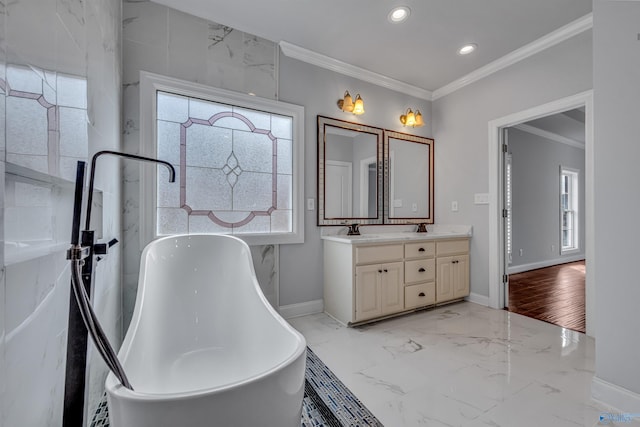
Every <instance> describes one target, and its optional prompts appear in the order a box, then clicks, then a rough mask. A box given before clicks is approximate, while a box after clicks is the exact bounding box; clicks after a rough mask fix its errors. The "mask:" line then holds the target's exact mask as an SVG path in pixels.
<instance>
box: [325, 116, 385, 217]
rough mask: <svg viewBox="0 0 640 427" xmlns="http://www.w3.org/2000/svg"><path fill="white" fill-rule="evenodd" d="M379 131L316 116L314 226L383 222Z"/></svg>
mask: <svg viewBox="0 0 640 427" xmlns="http://www.w3.org/2000/svg"><path fill="white" fill-rule="evenodd" d="M383 134H384V131H383V130H382V129H380V128H376V127H372V126H366V125H362V124H358V123H351V122H346V121H343V120H337V119H332V118H329V117H324V116H318V225H341V224H345V223H358V224H382V223H383V215H382V199H383V197H382V182H383V179H382V164H383V162H382V155H383V153H382V151H383Z"/></svg>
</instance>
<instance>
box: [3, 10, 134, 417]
mask: <svg viewBox="0 0 640 427" xmlns="http://www.w3.org/2000/svg"><path fill="white" fill-rule="evenodd" d="M120 24H121V2H120V1H119V0H18V1H12V2H2V3H0V43H1V44H0V79H1V80H0V89H1V91H0V92H1V93H2V94H3V95H4V96H1V97H0V128H1V129H0V137H1V138H2V139H1V141H0V150H1V152H0V169H1V170H0V177H1V179H2V185H1V186H0V188H2V191H0V207H2V209H1V210H0V212H1V214H0V215H1V216H2V221H1V222H0V224H1V225H0V237H1V238H2V244H0V257H1V258H2V266H3V268H2V275H1V277H2V281H1V282H0V307H1V310H2V315H1V316H0V425H6V426H59V425H61V423H62V411H63V397H64V374H65V363H66V345H67V318H68V308H69V296H70V295H69V290H70V286H69V283H70V274H69V267H68V263H67V261H66V260H65V250H66V247H67V246H68V243H69V237H70V229H71V216H70V212H71V208H72V192H73V182H72V181H73V179H74V177H75V166H76V162H77V160H79V159H81V160H86V159H87V157H88V156H90V155H92V154H93V153H94V152H96V151H99V150H103V149H111V150H119V149H120V147H121V143H120V139H121V138H120V129H121V126H120V124H121V90H120V87H121V77H122V76H121V74H122V73H121V60H120V56H121V40H120V37H121V29H120V28H121V27H120ZM5 136H6V140H5ZM5 172H6V173H5ZM121 175H122V173H121V168H120V163H119V161H117V160H114V159H101V160H100V161H99V162H98V168H97V174H96V188H97V189H99V190H100V191H101V196H100V197H98V201H99V204H98V206H97V207H94V211H96V212H97V213H98V214H99V215H97V218H99V219H101V221H99V222H100V223H99V224H98V227H97V228H96V229H97V230H99V231H100V234H101V236H99V237H101V238H104V239H105V240H107V241H108V240H110V239H111V238H117V239H118V240H122V238H121V228H122V226H121V216H120V213H121ZM93 300H94V308H95V310H96V313H97V314H98V317H99V318H100V320H101V322H102V323H103V326H104V329H105V331H106V332H107V334H108V335H109V337H110V338H111V339H112V340H113V341H114V342H115V343H116V344H119V343H120V341H121V339H122V334H121V330H122V308H121V307H122V292H121V249H120V245H116V246H115V247H113V248H112V251H111V252H110V254H109V255H108V256H107V257H105V258H104V260H103V261H101V262H100V263H99V264H98V267H97V272H96V281H95V288H94V290H93ZM88 363H89V366H88V378H87V387H88V393H87V397H88V401H87V403H86V410H87V412H89V413H90V412H92V410H93V408H94V407H95V405H96V404H97V403H98V401H99V399H100V398H101V396H102V393H103V388H104V387H103V384H104V378H105V376H106V374H107V370H106V366H105V365H104V363H103V362H102V360H101V359H100V358H99V357H98V356H97V354H96V352H95V351H93V349H92V348H91V345H90V350H89V356H88ZM8 390H10V391H11V392H10V393H9V392H7V391H8Z"/></svg>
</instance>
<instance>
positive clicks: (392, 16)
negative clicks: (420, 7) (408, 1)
mask: <svg viewBox="0 0 640 427" xmlns="http://www.w3.org/2000/svg"><path fill="white" fill-rule="evenodd" d="M410 14H411V9H409V8H408V7H407V6H398V7H396V8H393V9H392V10H391V12H389V15H387V19H388V20H389V22H391V23H392V24H398V23H400V22H402V21H406V20H407V18H408V17H409V15H410Z"/></svg>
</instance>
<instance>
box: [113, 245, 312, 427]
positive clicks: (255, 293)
mask: <svg viewBox="0 0 640 427" xmlns="http://www.w3.org/2000/svg"><path fill="white" fill-rule="evenodd" d="M119 359H120V360H121V362H122V365H123V367H124V370H125V372H126V374H127V377H128V378H129V381H130V382H131V385H132V386H133V389H134V391H131V390H129V389H127V388H125V387H123V386H122V385H121V384H120V383H119V382H118V380H117V379H116V378H115V376H114V375H113V374H112V373H110V374H109V375H108V377H107V380H106V389H107V399H108V404H109V419H110V424H111V426H113V427H147V426H148V427H162V426H167V427H169V426H170V427H189V426H194V427H195V426H198V427H202V426H224V427H230V426H238V427H245V426H246V427H249V426H260V427H269V426H273V427H287V426H291V427H293V426H296V427H297V426H300V416H301V407H302V398H303V392H304V374H305V361H306V342H305V340H304V338H303V337H302V335H300V334H299V333H298V332H297V331H296V330H294V329H293V328H292V327H291V326H289V324H288V323H287V322H285V321H284V320H283V319H282V318H281V317H280V316H279V315H278V314H277V313H276V312H275V311H274V310H273V309H272V308H271V306H270V304H269V303H268V302H267V300H266V299H265V297H264V295H263V294H262V292H261V290H260V287H259V285H258V282H257V280H256V276H255V272H254V269H253V263H252V261H251V254H250V252H249V247H248V246H247V245H246V244H245V243H244V242H243V241H242V240H240V239H237V238H235V237H231V236H222V235H190V236H188V235H181V236H170V237H165V238H161V239H158V240H155V241H153V242H151V243H150V244H149V245H148V246H147V247H146V248H145V249H144V251H143V253H142V259H141V265H140V280H139V284H138V294H137V297H136V304H135V309H134V313H133V318H132V320H131V325H130V326H129V330H128V332H127V334H126V336H125V339H124V342H123V344H122V347H121V349H120V352H119Z"/></svg>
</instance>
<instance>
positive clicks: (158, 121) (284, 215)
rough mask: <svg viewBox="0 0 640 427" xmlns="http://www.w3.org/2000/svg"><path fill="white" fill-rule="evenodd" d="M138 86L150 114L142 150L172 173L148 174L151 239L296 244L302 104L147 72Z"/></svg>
mask: <svg viewBox="0 0 640 427" xmlns="http://www.w3.org/2000/svg"><path fill="white" fill-rule="evenodd" d="M143 82H144V83H146V84H143ZM141 84H142V89H141V96H143V97H144V100H145V103H147V104H148V105H147V106H146V107H147V108H144V105H143V115H147V116H150V117H149V118H148V119H149V122H148V127H147V129H146V131H147V132H145V126H142V128H143V129H142V132H143V133H144V134H145V135H143V136H142V135H141V140H142V144H144V145H143V148H144V150H141V151H144V152H145V153H146V154H151V155H153V156H155V157H157V158H158V159H161V160H166V161H169V162H170V163H172V164H173V165H174V167H175V168H176V183H173V184H172V183H169V182H168V180H167V179H166V177H165V176H163V175H162V174H164V173H166V172H165V170H164V168H162V170H161V169H158V170H157V171H155V172H157V174H158V176H157V177H156V176H149V178H151V180H152V181H153V183H154V185H153V187H151V191H152V192H153V193H155V197H153V200H152V201H151V202H152V207H153V217H154V218H155V221H154V224H153V235H152V236H150V237H151V238H153V237H156V236H162V235H170V234H181V233H216V234H219V233H223V234H233V235H238V236H239V237H242V238H243V239H245V240H247V241H248V242H249V243H252V244H275V243H297V242H301V241H302V236H303V228H302V215H303V211H302V208H301V202H302V192H301V189H302V185H303V178H302V176H303V175H302V168H303V165H302V163H303V160H302V159H303V157H302V150H303V139H302V135H303V129H302V126H303V124H302V122H303V110H302V107H299V106H296V105H291V104H286V103H282V102H278V101H272V100H267V99H263V98H257V97H255V96H249V95H244V94H240V93H236V92H230V91H225V90H220V89H214V88H210V87H206V86H202V85H196V84H192V83H188V82H183V81H178V80H174V79H168V78H164V77H160V76H155V75H150V74H146V73H145V74H143V76H142V82H141ZM145 110H146V111H145ZM147 188H149V187H147ZM149 199H151V197H149Z"/></svg>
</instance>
